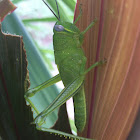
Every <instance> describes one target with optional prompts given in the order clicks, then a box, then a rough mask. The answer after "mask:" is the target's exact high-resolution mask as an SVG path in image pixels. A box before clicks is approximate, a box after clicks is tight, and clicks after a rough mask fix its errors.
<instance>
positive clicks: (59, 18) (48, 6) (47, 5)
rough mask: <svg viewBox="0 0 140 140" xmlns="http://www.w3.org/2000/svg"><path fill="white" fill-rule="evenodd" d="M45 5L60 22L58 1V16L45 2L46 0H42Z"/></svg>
mask: <svg viewBox="0 0 140 140" xmlns="http://www.w3.org/2000/svg"><path fill="white" fill-rule="evenodd" d="M42 1H43V2H44V3H45V5H46V6H47V7H48V8H49V9H50V11H51V12H52V13H53V14H54V16H55V17H56V18H57V19H58V20H59V21H60V15H59V9H58V4H57V1H56V0H55V1H56V5H57V10H58V16H57V15H56V14H55V13H54V11H53V10H52V9H51V8H50V6H49V5H48V4H47V3H46V2H45V0H42Z"/></svg>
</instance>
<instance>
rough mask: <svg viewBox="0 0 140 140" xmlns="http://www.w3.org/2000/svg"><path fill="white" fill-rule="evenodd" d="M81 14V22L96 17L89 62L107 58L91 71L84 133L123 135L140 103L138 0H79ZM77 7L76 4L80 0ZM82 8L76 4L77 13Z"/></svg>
mask: <svg viewBox="0 0 140 140" xmlns="http://www.w3.org/2000/svg"><path fill="white" fill-rule="evenodd" d="M80 3H82V9H83V15H82V18H81V19H80V21H79V22H78V23H77V26H78V27H79V28H80V30H83V29H85V27H87V26H88V24H89V23H90V22H91V21H93V20H94V18H95V17H96V18H97V19H98V23H97V24H96V25H95V27H93V28H92V29H91V30H90V31H89V32H88V33H87V34H86V36H85V41H84V45H83V47H84V50H85V52H86V56H87V58H88V59H87V60H88V63H87V67H89V66H90V65H91V64H92V63H94V62H95V61H97V60H101V59H103V58H106V59H107V64H106V65H105V66H102V67H100V68H97V69H95V71H92V72H90V73H89V74H88V76H87V79H86V84H85V87H86V97H87V98H86V99H87V109H88V120H87V127H86V128H85V131H84V132H83V133H82V134H81V135H82V136H88V137H90V138H95V139H98V140H112V139H113V140H124V139H126V138H127V136H128V134H129V132H130V130H131V127H132V125H133V122H134V120H135V117H136V114H137V111H138V108H139V103H140V94H139V93H140V87H139V85H140V78H139V76H140V71H139V65H140V59H139V54H140V48H139V46H140V41H139V38H140V18H138V15H139V14H140V8H139V6H138V5H139V1H138V0H134V1H131V0H125V1H122V0H118V1H115V0H100V1H98V0H88V2H87V1H84V0H79V1H78V5H79V4H80ZM77 7H78V6H77ZM77 15H78V8H77V9H76V16H77Z"/></svg>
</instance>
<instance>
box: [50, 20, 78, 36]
mask: <svg viewBox="0 0 140 140" xmlns="http://www.w3.org/2000/svg"><path fill="white" fill-rule="evenodd" d="M53 32H54V33H65V34H79V33H80V30H79V29H78V28H77V27H76V26H75V25H74V24H72V23H70V22H65V21H57V22H56V24H55V25H54V28H53Z"/></svg>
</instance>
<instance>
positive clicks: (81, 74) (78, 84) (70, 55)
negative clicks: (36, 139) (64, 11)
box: [25, 0, 104, 139]
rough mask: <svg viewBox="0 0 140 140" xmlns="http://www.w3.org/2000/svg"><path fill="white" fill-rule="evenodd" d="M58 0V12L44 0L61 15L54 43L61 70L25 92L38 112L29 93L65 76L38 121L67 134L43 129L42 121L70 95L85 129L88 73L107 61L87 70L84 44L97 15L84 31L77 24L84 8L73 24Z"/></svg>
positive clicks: (80, 126) (77, 120)
mask: <svg viewBox="0 0 140 140" xmlns="http://www.w3.org/2000/svg"><path fill="white" fill-rule="evenodd" d="M55 1H56V5H57V11H58V16H57V15H56V14H55V13H54V12H53V10H52V9H51V8H50V7H49V6H48V4H47V3H46V2H45V1H44V0H43V2H44V3H45V4H46V6H47V7H48V8H49V9H50V10H51V11H52V13H53V14H54V16H55V17H56V18H57V19H58V21H57V22H56V24H55V25H54V28H53V32H54V35H53V46H54V55H55V63H56V64H57V67H58V70H59V74H58V75H56V76H54V77H52V78H51V79H49V80H48V81H46V82H44V83H43V84H41V85H39V86H37V87H35V88H33V89H29V90H28V91H27V92H26V93H25V99H26V101H27V102H28V103H29V104H30V106H31V107H32V108H33V109H34V110H35V111H36V112H37V114H38V111H37V109H36V107H35V106H34V105H33V103H32V102H31V100H30V99H29V97H32V96H34V95H35V94H36V93H37V92H38V91H40V90H41V89H43V88H46V87H49V86H51V85H53V84H55V83H57V82H59V81H60V80H62V82H63V84H64V86H65V88H64V89H63V90H62V91H61V92H60V94H59V95H58V96H57V97H56V98H55V100H54V101H53V102H52V103H51V104H50V105H49V106H48V107H47V108H46V109H45V110H43V111H42V112H41V113H40V114H38V115H37V116H36V118H35V119H34V123H35V124H37V128H38V129H40V130H43V129H44V131H48V132H52V133H58V134H62V135H63V134H64V133H62V132H58V131H56V130H52V129H47V128H42V129H41V125H42V124H43V123H44V122H45V119H46V117H47V116H48V115H49V114H50V113H52V112H53V111H54V110H55V109H56V108H58V107H60V106H61V105H63V104H64V103H65V102H66V101H67V100H68V99H70V98H71V97H73V100H74V111H75V125H76V128H77V130H78V131H79V132H81V131H83V129H84V127H85V125H86V101H85V93H84V79H85V75H86V74H87V73H88V72H89V71H90V70H91V69H92V68H94V67H96V66H99V65H101V64H103V63H104V61H99V62H96V63H95V64H93V65H92V66H91V67H89V68H88V69H87V70H85V65H86V61H87V58H86V56H85V54H84V52H83V50H82V48H81V46H82V43H83V39H84V34H85V33H86V32H87V31H88V30H89V29H90V28H91V27H92V26H93V25H94V24H95V23H96V21H97V20H96V19H95V20H94V21H93V22H91V24H90V25H89V26H88V27H87V28H86V29H85V30H84V31H82V32H81V31H80V30H79V29H78V28H77V27H76V25H75V24H76V22H77V21H78V20H79V18H80V17H81V15H82V11H81V10H80V14H79V16H78V18H77V19H76V20H75V22H74V23H73V24H72V23H69V22H65V21H61V18H60V14H59V8H58V4H57V0H55ZM64 135H68V134H64ZM68 136H69V135H68ZM73 138H78V139H83V138H81V137H80V138H79V137H76V136H73ZM84 139H85V138H84Z"/></svg>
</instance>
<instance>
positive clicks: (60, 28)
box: [54, 25, 64, 32]
mask: <svg viewBox="0 0 140 140" xmlns="http://www.w3.org/2000/svg"><path fill="white" fill-rule="evenodd" d="M54 29H55V30H56V31H58V32H61V31H64V27H63V26H62V25H55V26H54Z"/></svg>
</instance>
